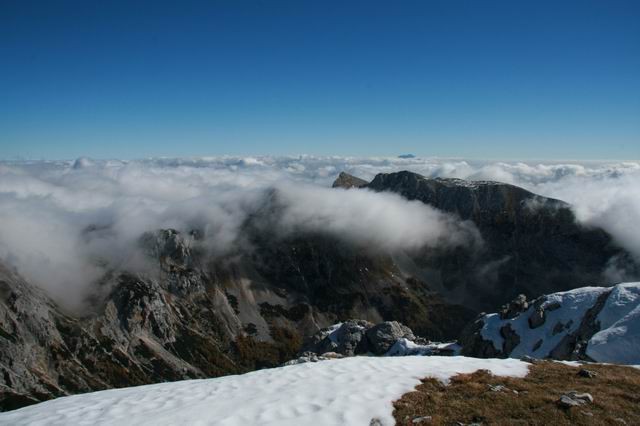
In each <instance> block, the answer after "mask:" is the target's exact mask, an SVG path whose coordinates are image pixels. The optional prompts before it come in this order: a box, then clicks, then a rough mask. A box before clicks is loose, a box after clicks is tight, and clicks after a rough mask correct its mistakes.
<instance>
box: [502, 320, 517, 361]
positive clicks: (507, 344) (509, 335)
mask: <svg viewBox="0 0 640 426" xmlns="http://www.w3.org/2000/svg"><path fill="white" fill-rule="evenodd" d="M500 335H501V336H502V338H503V339H504V342H503V344H502V352H503V353H505V354H507V355H508V354H510V353H511V351H513V350H514V349H515V348H516V346H518V345H519V344H520V336H518V333H516V332H515V330H513V328H511V324H506V325H504V326H503V327H502V328H501V329H500Z"/></svg>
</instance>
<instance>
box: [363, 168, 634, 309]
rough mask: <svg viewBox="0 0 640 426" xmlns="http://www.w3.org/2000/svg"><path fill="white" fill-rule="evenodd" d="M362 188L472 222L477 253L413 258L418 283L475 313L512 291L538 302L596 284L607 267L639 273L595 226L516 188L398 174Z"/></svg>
mask: <svg viewBox="0 0 640 426" xmlns="http://www.w3.org/2000/svg"><path fill="white" fill-rule="evenodd" d="M366 188H368V189H371V190H374V191H391V192H395V193H398V194H400V195H402V196H403V197H405V198H407V199H409V200H418V201H422V202H424V203H426V204H428V205H430V206H433V207H435V208H437V209H439V210H442V211H445V212H449V213H451V214H454V215H457V216H458V217H460V218H461V219H463V220H471V221H473V222H474V223H475V225H476V226H477V228H478V230H479V231H480V233H481V235H482V238H483V240H484V246H483V248H482V249H480V250H476V251H472V250H470V249H469V250H464V249H458V250H454V251H452V250H448V251H447V250H431V251H424V252H422V253H420V254H419V255H417V256H414V257H413V260H414V262H415V264H416V265H417V267H418V268H419V269H421V270H422V271H424V274H423V275H422V276H419V277H420V278H421V279H422V280H423V281H426V282H428V283H430V284H431V285H432V286H433V287H434V288H437V289H439V290H440V291H441V293H442V294H443V295H445V296H447V295H449V296H451V297H452V300H456V301H458V302H459V303H460V304H462V305H464V306H468V307H473V308H474V309H476V310H477V311H480V310H494V309H496V308H497V306H500V305H502V304H504V303H506V302H508V301H509V300H511V299H513V298H514V297H516V296H517V295H518V294H524V295H526V296H527V297H537V296H540V295H542V294H547V293H552V292H555V291H561V290H567V289H569V288H574V287H578V286H581V285H584V284H585V283H593V284H598V283H603V282H605V279H604V278H603V272H604V271H605V269H606V268H607V267H608V266H609V265H610V264H611V262H618V263H622V264H624V265H625V268H626V269H628V270H630V271H633V273H634V274H635V275H638V267H637V265H635V264H634V262H633V261H632V259H631V256H630V255H629V254H628V253H626V252H625V251H624V250H622V249H621V248H620V247H618V246H616V245H615V244H614V243H613V241H612V239H611V237H610V236H609V235H608V234H607V233H606V232H605V231H603V230H602V229H599V228H586V227H583V226H581V225H580V224H578V223H577V221H576V219H575V216H574V214H573V212H572V211H571V209H570V206H569V205H568V204H567V203H565V202H563V201H559V200H555V199H551V198H545V197H541V196H539V195H536V194H533V193H531V192H529V191H527V190H525V189H522V188H519V187H517V186H513V185H509V184H504V183H499V182H487V181H465V180H460V179H442V178H435V179H430V178H425V177H423V176H421V175H419V174H416V173H411V172H398V173H386V174H378V175H377V176H376V177H375V178H374V179H373V181H372V182H371V183H370V184H368V185H367V186H366ZM427 277H431V279H428V278H427ZM631 278H636V277H635V276H634V277H631Z"/></svg>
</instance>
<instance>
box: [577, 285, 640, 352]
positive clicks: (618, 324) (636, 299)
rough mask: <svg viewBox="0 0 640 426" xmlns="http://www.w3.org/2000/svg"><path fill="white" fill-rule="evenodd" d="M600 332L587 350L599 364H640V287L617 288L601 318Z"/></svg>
mask: <svg viewBox="0 0 640 426" xmlns="http://www.w3.org/2000/svg"><path fill="white" fill-rule="evenodd" d="M598 322H599V323H600V331H599V332H598V333H596V334H595V335H594V336H593V337H592V338H591V340H589V345H588V346H587V355H589V356H590V357H591V358H593V359H595V360H599V361H609V362H614V361H615V362H618V363H621V364H640V283H628V284H619V285H617V286H615V288H614V289H613V291H612V292H611V294H610V295H609V297H608V298H607V301H606V303H605V305H604V307H603V308H602V311H600V313H599V314H598Z"/></svg>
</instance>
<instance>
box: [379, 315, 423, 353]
mask: <svg viewBox="0 0 640 426" xmlns="http://www.w3.org/2000/svg"><path fill="white" fill-rule="evenodd" d="M415 338H416V337H415V336H414V335H413V331H411V329H410V328H409V327H407V326H404V325H402V324H400V323H399V322H397V321H385V322H383V323H380V324H378V325H376V326H374V327H372V328H370V329H369V330H367V340H368V342H369V350H370V351H371V352H373V353H374V354H376V355H384V354H385V353H387V351H388V350H389V349H390V348H391V347H392V346H393V345H394V344H395V343H396V341H397V340H398V339H407V340H411V341H413V340H415Z"/></svg>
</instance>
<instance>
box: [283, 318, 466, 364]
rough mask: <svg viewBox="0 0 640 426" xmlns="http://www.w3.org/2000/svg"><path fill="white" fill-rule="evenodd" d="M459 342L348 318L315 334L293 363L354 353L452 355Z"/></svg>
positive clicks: (389, 324)
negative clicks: (438, 339)
mask: <svg viewBox="0 0 640 426" xmlns="http://www.w3.org/2000/svg"><path fill="white" fill-rule="evenodd" d="M456 348H457V346H456V345H455V343H444V344H443V343H434V342H430V341H428V340H426V339H424V338H421V337H416V336H415V335H414V334H413V331H412V330H411V329H410V328H409V327H407V326H405V325H403V324H401V323H399V322H397V321H384V322H381V323H379V324H373V323H371V322H369V321H363V320H355V319H352V320H348V321H345V322H342V323H338V324H334V325H332V326H331V327H327V328H324V329H322V330H320V331H318V332H317V333H316V334H314V335H313V336H311V337H310V338H309V339H307V341H306V342H305V344H304V345H303V349H302V351H301V353H300V354H299V356H298V358H297V359H296V360H293V361H292V362H290V363H300V362H315V361H317V360H323V359H331V358H335V354H337V355H338V356H354V355H378V356H380V355H390V356H397V355H452V354H453V353H454V352H455V351H456Z"/></svg>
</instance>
